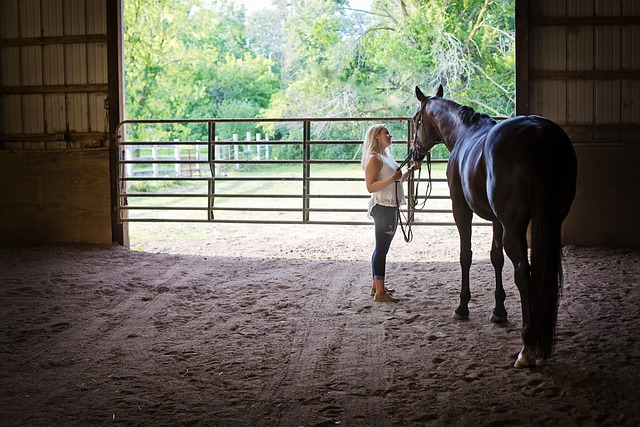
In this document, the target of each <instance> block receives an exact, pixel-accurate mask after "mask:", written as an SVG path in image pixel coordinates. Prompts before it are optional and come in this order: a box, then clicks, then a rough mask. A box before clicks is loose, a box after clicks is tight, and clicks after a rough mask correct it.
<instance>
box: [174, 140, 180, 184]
mask: <svg viewBox="0 0 640 427" xmlns="http://www.w3.org/2000/svg"><path fill="white" fill-rule="evenodd" d="M178 141H179V140H178V139H174V140H173V142H178ZM173 158H174V159H175V161H176V164H175V166H174V169H175V171H176V176H181V175H182V163H180V160H182V158H181V157H180V145H174V146H173Z"/></svg>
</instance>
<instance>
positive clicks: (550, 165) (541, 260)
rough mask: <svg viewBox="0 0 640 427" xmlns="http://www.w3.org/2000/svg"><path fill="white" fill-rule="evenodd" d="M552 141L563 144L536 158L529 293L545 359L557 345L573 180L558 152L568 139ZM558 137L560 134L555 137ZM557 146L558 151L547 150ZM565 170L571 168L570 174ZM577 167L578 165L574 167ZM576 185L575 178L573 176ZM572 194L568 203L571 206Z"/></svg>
mask: <svg viewBox="0 0 640 427" xmlns="http://www.w3.org/2000/svg"><path fill="white" fill-rule="evenodd" d="M560 132H561V135H560V136H563V137H564V138H561V139H560V140H558V139H556V138H553V140H555V142H558V141H561V142H562V143H561V144H557V145H555V144H544V143H543V144H539V145H538V147H537V149H536V154H535V155H534V160H535V162H534V163H535V166H534V178H533V212H532V219H531V288H530V291H529V313H530V317H529V322H530V323H529V327H528V331H526V332H525V333H526V334H530V335H529V336H530V338H531V340H530V341H529V342H531V343H535V347H536V350H537V353H538V355H539V356H540V357H542V358H543V359H547V358H549V357H550V356H551V354H552V352H553V348H554V344H555V331H556V323H557V319H558V304H559V302H560V295H561V290H562V282H563V272H562V241H561V239H562V238H561V227H562V222H563V220H564V217H565V216H566V211H568V207H566V202H567V200H563V199H564V198H566V197H567V190H566V188H567V186H568V187H570V185H569V184H570V181H569V184H568V183H567V181H568V180H567V177H569V178H570V177H571V172H570V170H571V169H572V165H571V164H570V162H569V164H567V163H566V162H564V161H563V159H564V158H565V156H564V155H563V154H561V153H558V148H560V150H559V151H562V149H563V148H565V144H564V143H565V141H563V140H562V139H566V142H567V143H568V146H569V149H570V150H571V152H573V148H572V147H571V142H570V141H569V139H568V137H567V136H566V134H564V132H563V131H562V130H560ZM554 136H558V135H554ZM550 145H555V150H554V151H555V152H553V151H551V150H547V149H545V148H546V147H549V146H550ZM574 156H575V153H574ZM562 168H568V169H569V171H567V170H563V169H562ZM573 168H575V165H573ZM573 179H574V186H575V176H574V178H573ZM572 200H573V194H571V199H570V200H569V201H568V202H569V204H571V201H572Z"/></svg>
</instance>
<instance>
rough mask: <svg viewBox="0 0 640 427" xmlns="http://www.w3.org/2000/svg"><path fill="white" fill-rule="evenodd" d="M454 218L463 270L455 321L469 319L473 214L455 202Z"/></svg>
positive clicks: (454, 315) (462, 204) (466, 207)
mask: <svg viewBox="0 0 640 427" xmlns="http://www.w3.org/2000/svg"><path fill="white" fill-rule="evenodd" d="M453 217H454V219H455V221H456V226H457V227H458V234H459V235H460V268H461V270H462V288H461V289H460V305H458V308H456V311H455V313H454V314H453V317H454V319H458V320H467V319H468V318H469V301H471V289H470V288H469V271H470V270H471V260H472V258H473V252H472V251H471V220H472V219H473V212H472V211H471V209H470V208H469V206H468V205H467V204H466V202H464V201H463V202H458V203H456V201H455V199H454V202H453Z"/></svg>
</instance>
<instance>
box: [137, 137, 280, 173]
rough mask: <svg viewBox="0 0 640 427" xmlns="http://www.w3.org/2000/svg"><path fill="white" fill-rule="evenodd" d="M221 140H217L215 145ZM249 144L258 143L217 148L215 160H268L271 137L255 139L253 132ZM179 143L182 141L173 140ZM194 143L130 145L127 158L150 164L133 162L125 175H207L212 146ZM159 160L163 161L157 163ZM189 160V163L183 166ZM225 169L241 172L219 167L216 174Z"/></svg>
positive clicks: (215, 148)
mask: <svg viewBox="0 0 640 427" xmlns="http://www.w3.org/2000/svg"><path fill="white" fill-rule="evenodd" d="M217 141H218V138H217V137H216V142H217ZM231 141H232V142H238V141H239V139H238V134H233V137H232V139H231ZM245 141H246V142H253V141H255V142H256V144H255V145H253V144H251V145H245V144H243V147H244V150H241V149H240V147H241V145H214V150H215V153H214V156H215V157H214V158H215V159H216V160H269V151H270V146H269V136H268V135H265V139H264V140H263V139H262V135H261V134H259V133H257V134H256V135H255V139H254V138H253V137H252V135H251V133H250V132H247V134H246V139H245ZM174 142H179V140H177V139H176V140H174ZM200 142H202V141H194V144H193V145H184V144H171V143H159V144H157V145H151V146H150V145H144V146H142V145H127V146H125V159H126V160H135V161H149V163H148V164H143V165H138V166H136V167H135V168H134V165H133V164H131V163H127V164H126V168H125V175H126V176H127V177H135V176H145V177H153V178H158V177H166V176H201V175H203V174H205V171H207V170H208V168H209V166H208V165H207V164H206V163H207V162H208V160H209V153H208V150H209V147H208V144H207V143H206V142H202V144H200ZM200 160H201V161H202V162H203V163H201V164H194V163H191V162H192V161H200ZM158 161H160V162H158ZM163 161H166V162H169V163H171V165H170V166H168V168H165V167H162V162H163ZM183 161H189V163H186V164H185V163H181V162H183ZM226 167H233V168H235V169H238V168H239V167H240V165H239V164H234V165H216V166H215V168H216V174H217V175H218V174H223V173H224V172H225V168H226Z"/></svg>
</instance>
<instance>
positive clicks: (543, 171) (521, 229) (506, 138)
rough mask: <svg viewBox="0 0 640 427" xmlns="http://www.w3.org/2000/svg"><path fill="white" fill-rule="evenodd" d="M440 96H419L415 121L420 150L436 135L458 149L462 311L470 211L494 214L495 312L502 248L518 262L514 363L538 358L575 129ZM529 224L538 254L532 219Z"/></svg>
mask: <svg viewBox="0 0 640 427" xmlns="http://www.w3.org/2000/svg"><path fill="white" fill-rule="evenodd" d="M442 95H443V93H442V85H440V87H439V88H438V93H437V94H436V96H431V97H428V96H425V95H424V94H423V93H422V91H421V90H420V88H418V87H417V86H416V97H417V98H418V100H419V101H420V108H419V109H418V111H417V113H416V115H415V117H414V118H413V123H414V141H413V146H412V150H413V157H414V160H417V161H419V160H422V159H423V158H424V156H425V155H426V153H427V152H428V151H429V150H430V149H431V148H432V147H433V146H434V145H435V144H438V143H444V144H445V145H446V146H447V148H448V149H449V151H450V153H451V156H450V158H449V164H448V166H447V181H448V183H449V191H450V193H451V200H452V203H453V216H454V219H455V221H456V226H457V227H458V232H459V234H460V265H461V267H462V290H461V292H460V305H459V306H458V308H457V309H456V311H455V315H454V317H455V318H457V319H468V317H469V308H468V303H469V300H470V299H471V292H470V290H469V269H470V267H471V256H472V252H471V220H472V217H473V214H474V213H476V214H477V215H478V216H480V217H482V218H484V219H486V220H488V221H491V222H492V223H493V244H492V247H491V263H492V264H493V268H494V270H495V275H496V291H495V299H496V305H495V308H494V309H493V314H492V316H491V320H492V321H493V322H504V321H506V320H507V311H506V309H505V307H504V300H505V292H504V289H503V287H502V267H503V265H504V255H503V248H504V251H505V252H506V253H507V256H508V257H509V258H510V259H511V262H512V263H513V267H514V276H515V277H514V279H515V283H516V286H517V287H518V291H519V292H520V301H521V305H522V341H523V343H524V347H523V348H522V350H521V351H520V354H519V355H518V359H517V361H516V363H515V366H516V367H527V366H535V363H536V357H537V356H540V357H542V358H543V359H547V358H548V357H549V356H551V353H552V352H553V346H554V336H555V328H556V321H557V317H558V303H559V299H560V290H561V288H562V260H561V256H562V253H561V236H560V233H561V231H560V229H561V226H562V222H563V221H564V219H565V217H566V216H567V214H568V213H569V208H570V207H571V203H572V202H573V198H574V196H575V190H576V168H577V166H576V163H577V162H576V154H575V151H574V149H573V146H572V145H571V141H570V140H569V137H568V136H567V134H566V133H565V132H564V131H563V130H562V129H561V128H560V126H558V125H557V124H555V123H553V122H552V121H550V120H548V119H545V118H543V117H539V116H519V117H514V118H511V119H508V120H504V121H502V122H500V123H498V124H496V121H495V120H493V119H492V118H490V117H488V116H486V115H484V114H478V113H476V112H474V110H473V109H471V108H470V107H465V106H461V105H459V104H457V103H455V102H453V101H450V100H447V99H444V98H442ZM529 224H531V263H529V257H528V254H527V249H528V245H527V228H528V226H529Z"/></svg>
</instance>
